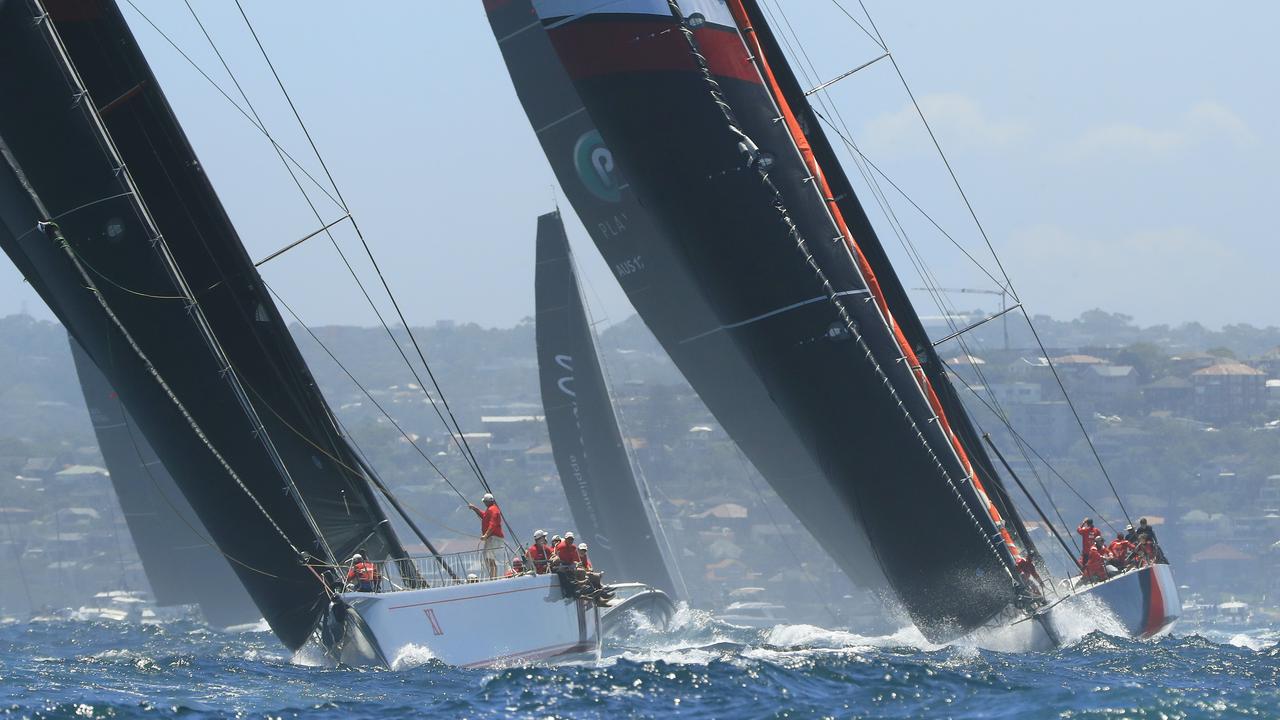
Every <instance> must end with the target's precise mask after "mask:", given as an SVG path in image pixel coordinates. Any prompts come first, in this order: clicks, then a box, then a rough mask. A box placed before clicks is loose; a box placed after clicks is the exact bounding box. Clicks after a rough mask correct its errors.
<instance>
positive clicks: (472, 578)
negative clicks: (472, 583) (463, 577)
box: [467, 573, 480, 580]
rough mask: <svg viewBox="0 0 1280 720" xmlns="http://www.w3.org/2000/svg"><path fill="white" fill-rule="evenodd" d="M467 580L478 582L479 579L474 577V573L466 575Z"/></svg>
mask: <svg viewBox="0 0 1280 720" xmlns="http://www.w3.org/2000/svg"><path fill="white" fill-rule="evenodd" d="M467 579H468V580H479V579H480V578H478V577H476V574H475V573H467Z"/></svg>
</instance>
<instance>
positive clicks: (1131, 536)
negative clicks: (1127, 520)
mask: <svg viewBox="0 0 1280 720" xmlns="http://www.w3.org/2000/svg"><path fill="white" fill-rule="evenodd" d="M1124 539H1125V540H1128V541H1129V542H1131V543H1133V544H1134V546H1137V544H1138V531H1137V530H1134V529H1133V526H1132V525H1125V526H1124Z"/></svg>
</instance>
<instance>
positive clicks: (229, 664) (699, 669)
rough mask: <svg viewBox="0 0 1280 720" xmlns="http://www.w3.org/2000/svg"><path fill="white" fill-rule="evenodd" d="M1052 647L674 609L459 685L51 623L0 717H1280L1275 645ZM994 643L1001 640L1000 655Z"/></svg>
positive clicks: (1, 656) (275, 650) (6, 649)
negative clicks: (760, 626)
mask: <svg viewBox="0 0 1280 720" xmlns="http://www.w3.org/2000/svg"><path fill="white" fill-rule="evenodd" d="M1075 630H1076V632H1075V633H1074V634H1073V639H1072V641H1071V642H1070V643H1069V644H1068V645H1067V646H1065V647H1063V648H1061V649H1058V650H1054V651H1046V652H1005V651H996V650H988V649H980V648H977V647H973V646H968V645H950V646H933V645H929V644H928V643H926V642H925V641H924V640H923V639H922V638H921V637H920V636H919V635H918V633H916V632H915V631H914V630H903V631H900V632H898V633H895V634H893V635H889V636H885V637H864V636H860V635H855V634H850V633H846V632H840V631H832V630H826V629H823V628H819V627H814V626H808V625H789V626H778V627H775V628H773V629H769V630H752V629H744V628H738V627H733V626H730V625H726V624H724V623H721V622H718V621H717V620H715V619H714V618H713V617H712V616H710V615H707V614H706V613H702V612H698V611H688V610H682V611H681V613H680V614H679V615H678V616H677V619H676V623H675V627H674V628H673V629H671V630H670V631H668V632H665V633H659V632H655V631H653V630H652V629H647V628H638V629H637V631H636V632H635V633H634V634H632V635H631V636H630V637H629V639H628V640H627V641H626V642H625V643H617V642H614V643H610V644H609V645H608V647H607V650H606V653H605V657H604V658H603V659H602V660H601V661H600V662H580V663H569V664H563V665H555V666H547V665H527V666H526V665H520V666H513V667H508V668H502V669H489V670H462V669H457V668H452V667H447V666H444V665H442V664H440V663H438V662H437V661H434V660H432V659H431V658H430V657H429V656H428V655H427V654H426V653H414V652H410V653H406V654H405V656H403V657H400V658H398V659H397V661H396V669H394V670H349V669H335V668H329V667H324V666H323V665H322V664H321V663H319V662H317V659H318V658H315V657H311V656H309V655H308V654H307V653H305V652H304V653H301V654H299V656H297V657H290V655H289V654H288V653H287V652H286V651H285V650H284V649H283V648H282V646H280V645H279V644H278V643H277V642H276V641H275V639H274V637H273V636H272V635H271V634H270V633H269V632H267V631H265V629H264V628H254V629H251V630H246V631H242V632H218V631H214V630H210V629H209V628H207V627H205V626H203V625H201V624H200V623H198V622H195V621H192V620H174V621H171V622H167V623H161V624H155V625H139V624H131V623H112V622H89V621H74V620H56V621H47V622H33V623H25V622H24V623H10V624H7V625H5V626H3V627H0V714H3V715H7V716H10V717H32V718H96V717H110V718H134V717H139V718H169V717H181V718H206V717H208V718H221V717H272V718H280V717H307V718H396V717H448V718H453V717H473V718H494V717H530V718H551V717H568V718H610V719H614V720H616V719H617V718H626V717H680V718H805V717H866V718H934V717H936V718H948V717H949V718H1125V717H1131V718H1202V717H1203V718H1245V717H1248V718H1277V717H1280V647H1278V646H1277V644H1276V641H1275V635H1274V634H1273V633H1269V632H1265V631H1254V632H1252V633H1243V634H1238V635H1235V636H1230V635H1212V638H1211V637H1205V636H1201V635H1197V634H1184V635H1179V634H1175V635H1174V636H1172V637H1166V638H1163V639H1160V640H1157V641H1154V642H1134V641H1130V640H1125V639H1120V638H1117V637H1114V636H1111V635H1108V634H1106V633H1105V632H1103V631H1102V630H1100V629H1094V628H1090V627H1088V625H1087V624H1082V626H1081V627H1079V628H1076V629H1075ZM997 644H998V643H997Z"/></svg>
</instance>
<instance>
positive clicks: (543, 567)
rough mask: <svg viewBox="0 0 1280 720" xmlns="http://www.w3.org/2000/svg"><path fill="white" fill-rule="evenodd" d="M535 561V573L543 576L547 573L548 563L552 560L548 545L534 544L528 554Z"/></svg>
mask: <svg viewBox="0 0 1280 720" xmlns="http://www.w3.org/2000/svg"><path fill="white" fill-rule="evenodd" d="M526 554H527V555H528V556H529V559H530V560H532V561H533V571H534V572H536V573H537V574H539V575H541V574H543V573H545V572H546V571H547V561H548V560H550V559H551V549H550V548H549V547H547V546H546V545H539V544H538V543H536V542H535V543H534V544H533V545H530V546H529V550H528V552H527V553H526Z"/></svg>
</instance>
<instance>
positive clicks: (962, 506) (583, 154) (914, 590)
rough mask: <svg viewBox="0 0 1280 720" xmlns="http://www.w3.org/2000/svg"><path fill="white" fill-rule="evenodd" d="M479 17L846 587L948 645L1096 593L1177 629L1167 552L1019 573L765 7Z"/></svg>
mask: <svg viewBox="0 0 1280 720" xmlns="http://www.w3.org/2000/svg"><path fill="white" fill-rule="evenodd" d="M486 8H487V10H488V12H489V17H490V23H491V25H492V27H493V29H494V34H495V37H496V39H497V41H498V44H499V47H500V48H501V49H502V52H503V55H504V58H505V59H506V62H507V67H508V70H509V71H510V74H511V77H512V81H513V84H514V85H515V87H516V91H517V94H518V95H520V98H521V101H522V103H523V104H524V107H525V110H526V113H527V114H528V115H529V118H530V121H531V124H532V125H533V127H534V130H535V132H536V133H537V135H538V137H539V140H540V142H541V143H542V146H543V149H544V151H545V152H546V153H547V156H548V159H549V160H550V162H551V164H552V167H553V169H554V170H555V171H556V173H557V176H558V178H559V180H560V183H561V186H562V187H563V188H564V190H565V194H566V196H567V197H568V198H569V200H570V202H571V204H572V205H573V206H574V208H575V209H576V210H577V211H578V212H579V214H580V215H581V216H582V219H583V221H584V224H585V225H586V227H587V228H588V231H589V232H591V234H592V239H593V240H594V241H595V243H596V245H597V247H598V248H599V249H600V251H601V253H602V254H603V255H604V256H605V259H606V260H607V261H608V262H609V264H610V266H611V267H612V269H613V271H614V273H615V275H616V276H617V277H618V280H619V282H620V283H621V284H622V287H623V289H624V291H626V293H627V295H628V297H629V298H630V299H631V300H632V303H633V305H634V306H635V308H636V310H637V312H638V313H639V314H640V316H641V317H642V318H643V319H644V320H645V322H646V323H647V324H648V325H649V327H650V329H651V330H652V331H653V333H654V335H655V336H656V337H657V338H658V340H659V342H661V343H662V344H663V346H664V348H665V349H666V350H667V351H668V353H669V354H670V355H671V357H672V359H673V360H674V361H675V363H676V365H677V366H678V367H679V368H680V369H681V371H682V372H683V373H684V374H685V376H686V378H687V379H688V380H689V382H690V384H691V385H692V386H693V387H694V389H695V390H697V391H698V392H699V394H700V395H702V397H703V399H704V401H705V402H706V404H707V407H708V408H709V409H710V410H711V411H712V413H714V414H715V415H716V417H717V419H718V420H719V421H720V422H721V423H722V424H723V425H724V427H725V429H726V431H727V432H728V433H729V434H730V436H731V437H733V439H734V440H735V441H736V442H737V443H738V444H739V445H740V446H741V447H742V448H743V450H744V452H745V453H746V454H747V455H748V457H749V458H750V459H751V460H752V461H753V462H755V463H756V464H757V467H758V468H759V469H760V471H761V473H762V475H764V477H765V479H766V480H767V481H768V482H769V483H770V484H771V485H772V486H773V488H774V489H775V490H776V492H777V493H778V495H779V496H780V497H781V498H782V500H783V501H784V502H786V503H787V504H788V506H789V507H791V509H792V510H793V512H794V513H795V514H796V516H797V517H799V518H800V519H801V520H802V521H803V522H804V523H805V525H806V527H807V528H808V529H809V530H810V531H811V533H812V534H813V535H814V537H815V539H817V540H818V541H819V542H820V543H821V544H822V545H823V546H824V547H825V548H826V549H827V551H828V552H829V553H830V554H831V555H832V556H833V557H834V558H837V559H838V561H840V562H841V564H842V567H843V568H844V569H845V571H846V572H847V573H848V574H849V575H850V577H851V578H852V579H854V580H855V582H860V583H861V584H864V585H870V586H871V587H875V586H876V584H877V583H883V586H884V587H887V588H888V589H889V590H890V591H891V593H892V595H893V596H894V597H895V598H896V600H897V602H898V603H899V604H900V605H901V606H902V607H903V608H904V609H905V610H906V612H907V613H908V615H909V616H910V617H911V619H912V620H913V622H914V623H915V624H916V626H917V627H919V628H920V630H921V632H922V633H923V634H924V635H925V637H927V638H928V639H930V640H931V641H934V642H942V641H947V640H950V639H953V638H956V637H958V636H960V635H964V634H967V633H970V632H973V631H975V630H979V629H982V628H988V627H1005V626H1008V625H1010V624H1013V623H1017V622H1020V621H1022V620H1035V621H1036V622H1035V623H1033V625H1034V626H1038V627H1039V628H1041V629H1042V630H1043V634H1044V635H1046V636H1048V639H1050V640H1055V639H1056V634H1055V631H1054V629H1053V623H1052V622H1051V620H1052V613H1053V612H1058V608H1061V607H1065V606H1066V605H1069V604H1071V603H1074V602H1076V601H1077V600H1079V599H1081V598H1082V597H1083V596H1091V597H1093V598H1095V599H1097V600H1099V601H1101V602H1102V603H1103V604H1104V605H1107V606H1109V607H1111V608H1112V610H1114V611H1115V612H1116V614H1117V615H1119V616H1120V617H1122V618H1125V619H1126V625H1127V627H1128V629H1129V631H1130V632H1131V633H1133V634H1134V635H1137V636H1148V635H1153V634H1157V633H1160V632H1163V631H1166V630H1167V629H1168V628H1169V626H1170V625H1171V624H1172V622H1173V621H1174V620H1175V619H1176V618H1177V615H1178V607H1179V603H1178V599H1177V591H1176V587H1175V586H1174V585H1173V582H1172V573H1171V571H1170V570H1169V567H1168V566H1167V565H1155V566H1150V567H1146V568H1141V569H1138V570H1133V571H1130V572H1129V573H1125V574H1123V575H1120V576H1118V577H1116V578H1113V579H1111V580H1109V581H1107V582H1105V583H1101V584H1098V585H1092V586H1087V587H1081V588H1080V589H1078V590H1073V591H1071V592H1069V593H1067V595H1068V597H1064V598H1062V601H1061V602H1060V603H1059V601H1057V600H1053V601H1050V600H1048V599H1046V598H1044V597H1042V596H1040V594H1039V593H1038V592H1037V591H1036V590H1035V589H1034V588H1032V587H1031V586H1030V581H1029V580H1028V579H1027V578H1026V577H1025V576H1024V575H1023V574H1022V573H1021V572H1020V571H1019V562H1020V561H1023V562H1025V561H1027V560H1031V561H1034V560H1035V559H1036V558H1037V557H1039V555H1038V553H1037V551H1036V549H1035V546H1034V543H1033V542H1032V540H1031V537H1030V536H1029V534H1028V532H1027V529H1026V524H1025V523H1024V522H1023V521H1022V519H1021V517H1020V514H1019V510H1018V508H1017V506H1015V504H1014V503H1013V501H1012V497H1011V495H1010V493H1009V492H1008V491H1007V490H1006V488H1005V485H1004V480H1003V478H1002V477H1001V476H1000V474H999V473H998V472H997V470H996V468H995V465H994V463H993V462H992V459H991V457H990V456H989V455H988V453H987V451H986V448H985V447H984V446H983V444H982V442H981V440H980V439H979V438H980V435H979V432H978V429H977V427H976V425H975V423H974V422H973V420H972V419H971V418H970V417H969V416H968V414H967V412H966V410H965V408H964V406H963V404H962V403H961V401H960V398H959V396H958V393H957V391H956V389H955V387H954V386H953V385H952V383H951V380H950V378H949V377H948V375H947V369H946V366H945V364H944V363H943V362H942V361H941V359H940V357H939V356H938V354H937V352H936V351H935V349H934V345H933V343H932V341H931V338H930V337H929V336H928V334H927V333H926V332H925V330H924V327H923V325H922V323H921V322H920V318H919V316H918V314H917V313H916V312H915V310H914V308H913V307H912V304H911V302H910V300H909V298H908V296H907V293H906V289H905V287H904V286H903V284H902V282H901V281H900V279H899V278H898V276H897V273H896V271H895V269H894V268H893V266H892V265H891V263H890V262H889V259H888V255H887V254H886V252H885V250H884V248H883V246H882V245H881V242H880V240H879V238H878V237H877V235H876V231H875V228H874V227H873V226H872V224H871V222H870V220H869V219H868V217H867V215H866V212H865V211H864V209H863V207H862V205H861V203H860V202H859V200H858V197H857V194H856V193H855V192H854V189H853V187H852V185H851V184H850V182H849V180H848V178H847V177H846V176H845V174H844V171H843V169H842V168H841V166H840V163H839V162H838V160H837V159H836V155H835V153H834V151H833V148H832V146H831V144H830V142H829V141H828V139H827V138H826V136H825V134H824V132H823V130H822V127H821V122H820V118H819V117H818V116H817V115H816V113H815V112H814V110H813V108H812V107H810V105H809V102H808V100H807V99H806V93H805V91H804V89H803V87H802V86H801V85H800V83H799V82H798V80H797V78H796V76H795V75H794V73H793V72H792V71H791V68H790V66H789V65H788V63H787V61H786V58H785V57H784V55H783V53H782V51H781V49H780V47H779V45H778V43H777V41H776V39H775V38H774V36H773V33H772V32H771V30H770V28H769V24H768V23H767V22H766V18H765V16H764V15H763V13H762V12H761V8H760V7H759V4H758V3H757V2H755V1H754V0H678V1H677V0H622V1H620V2H611V3H597V2H592V1H591V0H534V1H533V2H530V1H529V0H510V1H509V2H503V3H486ZM531 19H536V21H534V22H531ZM886 56H887V55H886ZM1064 546H1065V543H1064ZM1068 552H1069V554H1070V551H1068ZM1041 572H1043V568H1042V569H1041ZM867 580H869V581H870V582H869V583H868V582H866V581H867ZM1055 603H1057V604H1055Z"/></svg>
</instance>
